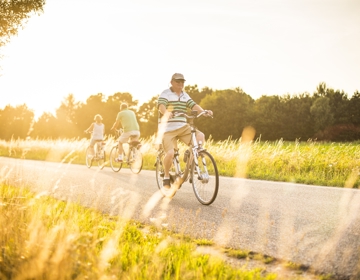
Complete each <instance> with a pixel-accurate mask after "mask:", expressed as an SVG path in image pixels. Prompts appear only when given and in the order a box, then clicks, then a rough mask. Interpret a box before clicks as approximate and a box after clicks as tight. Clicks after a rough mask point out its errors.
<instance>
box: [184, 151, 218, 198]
mask: <svg viewBox="0 0 360 280" xmlns="http://www.w3.org/2000/svg"><path fill="white" fill-rule="evenodd" d="M197 159H198V163H199V170H200V174H197V170H196V167H195V161H193V164H192V167H191V175H190V176H191V183H192V186H193V190H194V193H195V196H196V198H197V199H198V200H199V202H200V203H201V204H204V205H210V204H211V203H213V202H214V201H215V199H216V196H217V193H218V190H219V173H218V170H217V166H216V162H215V160H214V158H213V157H212V155H211V154H210V153H209V152H207V151H201V152H199V154H198V158H197Z"/></svg>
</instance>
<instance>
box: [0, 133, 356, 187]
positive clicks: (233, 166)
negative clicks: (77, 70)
mask: <svg viewBox="0 0 360 280" xmlns="http://www.w3.org/2000/svg"><path fill="white" fill-rule="evenodd" d="M88 143H89V140H88V139H70V140H31V139H29V140H12V141H0V156H5V157H14V158H23V159H35V160H46V161H57V162H60V161H62V162H71V163H74V164H85V149H86V147H87V145H88ZM142 143H143V145H142V148H141V151H142V153H143V156H144V167H143V169H148V170H154V163H155V159H156V149H155V148H154V145H153V139H152V138H149V139H143V140H142ZM114 144H115V143H114V139H113V138H108V139H107V146H106V154H107V156H108V155H109V153H110V149H111V147H112V146H113V145H114ZM179 148H180V153H181V154H182V153H183V151H184V149H185V147H184V146H183V145H179ZM205 148H206V149H207V150H208V151H209V152H210V153H211V154H212V155H213V156H214V158H215V160H216V163H217V165H218V170H219V173H220V175H222V176H229V177H241V178H249V179H260V180H270V181H282V182H294V183H304V184H309V185H321V186H334V187H346V188H359V184H360V181H359V173H360V145H359V143H358V142H350V143H322V142H315V141H312V142H285V141H282V140H279V141H276V142H262V141H260V140H259V139H257V140H255V141H253V142H246V143H244V142H242V141H241V140H231V139H229V140H227V141H219V142H215V141H212V140H211V139H210V140H208V141H207V142H206V144H205ZM107 165H108V166H109V164H108V163H107Z"/></svg>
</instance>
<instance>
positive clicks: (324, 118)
mask: <svg viewBox="0 0 360 280" xmlns="http://www.w3.org/2000/svg"><path fill="white" fill-rule="evenodd" d="M310 113H311V115H312V116H313V119H314V129H315V132H317V131H320V130H324V129H325V128H326V127H328V126H330V125H332V124H333V123H334V115H333V114H332V113H331V108H330V99H329V98H327V97H319V98H317V99H316V100H315V101H314V103H313V105H312V106H311V108H310Z"/></svg>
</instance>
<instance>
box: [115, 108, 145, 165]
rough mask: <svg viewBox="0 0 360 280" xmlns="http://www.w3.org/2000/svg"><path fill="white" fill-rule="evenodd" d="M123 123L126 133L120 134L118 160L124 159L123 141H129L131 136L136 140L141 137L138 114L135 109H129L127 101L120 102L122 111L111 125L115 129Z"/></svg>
mask: <svg viewBox="0 0 360 280" xmlns="http://www.w3.org/2000/svg"><path fill="white" fill-rule="evenodd" d="M119 124H121V126H122V128H123V129H124V133H123V134H121V135H120V138H119V146H118V152H119V156H118V157H117V158H116V159H115V161H116V162H122V161H123V151H124V149H123V143H127V142H128V141H129V138H130V136H132V139H133V140H134V141H138V140H139V138H140V127H139V123H138V121H137V119H136V115H135V113H134V111H132V110H130V109H128V104H127V103H121V104H120V112H119V113H118V114H117V116H116V120H115V122H114V124H113V126H112V127H111V130H114V129H116V128H117V127H118V125H119Z"/></svg>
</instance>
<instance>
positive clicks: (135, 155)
mask: <svg viewBox="0 0 360 280" xmlns="http://www.w3.org/2000/svg"><path fill="white" fill-rule="evenodd" d="M129 163H130V169H131V171H132V172H133V173H135V174H138V173H140V171H141V169H142V166H143V158H142V154H141V152H140V151H139V150H138V149H137V148H135V147H132V148H131V150H130V154H129Z"/></svg>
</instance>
